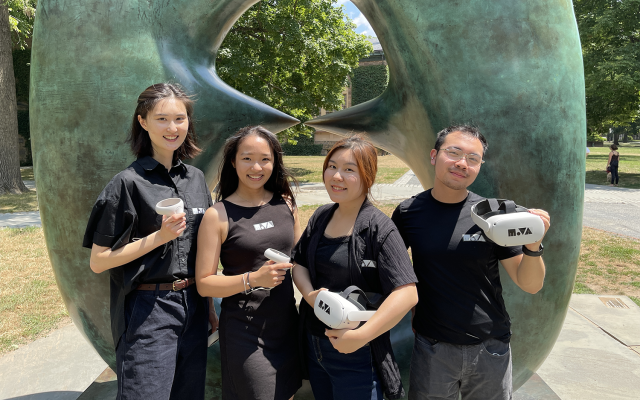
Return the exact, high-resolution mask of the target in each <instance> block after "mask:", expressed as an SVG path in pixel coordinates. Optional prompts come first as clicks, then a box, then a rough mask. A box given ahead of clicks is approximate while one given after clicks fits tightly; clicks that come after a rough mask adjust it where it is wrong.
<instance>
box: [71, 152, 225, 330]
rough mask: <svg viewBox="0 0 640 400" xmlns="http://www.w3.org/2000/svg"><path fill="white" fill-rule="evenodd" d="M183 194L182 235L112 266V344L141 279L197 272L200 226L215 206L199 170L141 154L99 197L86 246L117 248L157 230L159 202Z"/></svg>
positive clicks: (164, 279) (160, 279)
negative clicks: (126, 302)
mask: <svg viewBox="0 0 640 400" xmlns="http://www.w3.org/2000/svg"><path fill="white" fill-rule="evenodd" d="M170 197H179V198H181V199H182V201H183V202H184V212H185V213H186V219H187V229H186V230H185V231H184V233H183V235H182V236H180V237H178V238H176V239H174V240H172V241H171V242H168V243H166V244H165V245H163V246H160V247H158V248H156V249H154V250H152V251H150V252H149V253H147V254H145V255H144V256H142V257H140V258H137V259H135V260H133V261H131V262H130V263H128V264H125V265H122V266H120V267H117V268H112V269H110V270H109V273H110V277H111V294H110V296H111V330H112V334H113V340H114V343H118V339H119V338H120V336H121V335H122V333H123V332H124V330H125V322H124V298H125V296H126V295H127V294H128V293H130V292H131V291H132V290H134V289H135V288H136V287H137V286H138V285H139V284H141V283H170V282H173V281H175V280H177V279H182V278H188V277H193V276H194V275H195V268H196V267H195V263H196V244H197V237H198V228H199V226H200V221H201V220H202V217H203V215H204V212H205V211H206V210H207V208H209V207H210V206H211V205H213V203H212V201H211V194H210V192H209V189H208V188H207V184H206V183H205V179H204V174H203V173H202V171H200V170H199V169H197V168H195V167H192V166H191V165H186V164H184V163H182V161H179V160H178V162H177V163H176V164H175V165H174V166H173V167H172V168H171V170H170V171H167V168H166V167H165V166H164V165H162V164H160V163H159V162H158V161H156V160H154V159H153V158H152V157H148V156H147V157H142V158H139V159H138V160H136V161H134V162H133V163H132V164H131V165H130V166H129V167H128V168H127V169H125V170H124V171H122V172H120V173H119V174H117V175H116V176H114V177H113V179H111V181H110V182H109V183H108V184H107V186H106V187H105V188H104V189H103V190H102V193H100V195H99V196H98V199H97V200H96V203H95V205H94V206H93V210H92V211H91V215H90V216H89V221H88V223H87V230H86V231H85V234H84V240H83V242H82V245H83V246H84V247H86V248H89V249H90V248H91V247H92V246H93V244H94V243H95V244H97V245H99V246H104V247H111V249H113V250H117V249H118V248H120V247H122V246H124V245H126V244H128V243H131V242H132V241H134V240H137V239H139V238H143V237H145V236H148V235H150V234H151V233H153V232H156V231H158V230H159V229H160V226H161V225H162V216H161V215H159V214H158V213H157V212H156V210H155V207H156V204H157V203H158V202H159V201H160V200H164V199H166V198H170Z"/></svg>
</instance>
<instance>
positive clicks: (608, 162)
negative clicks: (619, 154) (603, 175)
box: [607, 151, 613, 167]
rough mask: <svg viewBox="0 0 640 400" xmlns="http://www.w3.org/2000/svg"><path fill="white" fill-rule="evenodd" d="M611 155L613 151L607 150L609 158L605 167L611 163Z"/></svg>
mask: <svg viewBox="0 0 640 400" xmlns="http://www.w3.org/2000/svg"><path fill="white" fill-rule="evenodd" d="M611 157H613V151H610V152H609V160H607V167H608V166H609V165H611Z"/></svg>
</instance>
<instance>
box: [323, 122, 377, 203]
mask: <svg viewBox="0 0 640 400" xmlns="http://www.w3.org/2000/svg"><path fill="white" fill-rule="evenodd" d="M342 149H349V150H351V151H352V152H353V157H354V158H355V159H356V164H357V165H358V170H359V171H360V178H361V179H362V186H363V189H364V190H365V191H366V192H367V198H368V199H369V200H371V186H373V183H374V182H375V181H376V174H377V173H378V152H377V151H376V148H375V147H374V146H373V144H371V142H370V141H368V140H367V139H366V137H365V136H364V135H362V134H357V135H353V136H351V137H349V138H345V139H342V140H340V141H338V142H336V143H335V144H334V145H333V147H332V148H331V150H329V152H328V153H327V156H326V157H325V158H324V163H323V164H322V182H324V172H325V171H326V170H327V168H328V167H329V160H330V159H331V156H332V155H333V154H334V153H335V152H336V151H338V150H342Z"/></svg>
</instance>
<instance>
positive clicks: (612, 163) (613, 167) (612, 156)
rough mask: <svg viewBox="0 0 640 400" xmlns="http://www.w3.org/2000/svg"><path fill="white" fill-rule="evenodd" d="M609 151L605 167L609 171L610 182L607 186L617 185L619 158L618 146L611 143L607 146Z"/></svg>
mask: <svg viewBox="0 0 640 400" xmlns="http://www.w3.org/2000/svg"><path fill="white" fill-rule="evenodd" d="M609 148H610V149H611V152H609V161H607V167H609V168H610V171H611V184H609V186H618V164H619V160H620V153H618V146H616V145H615V144H612V145H611V146H609Z"/></svg>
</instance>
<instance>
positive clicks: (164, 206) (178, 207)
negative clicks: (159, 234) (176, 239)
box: [156, 197, 184, 236]
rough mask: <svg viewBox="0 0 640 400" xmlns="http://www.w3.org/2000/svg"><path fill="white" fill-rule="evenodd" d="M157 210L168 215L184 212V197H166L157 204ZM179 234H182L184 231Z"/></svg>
mask: <svg viewBox="0 0 640 400" xmlns="http://www.w3.org/2000/svg"><path fill="white" fill-rule="evenodd" d="M156 212H157V213H158V214H160V215H166V216H169V215H173V214H180V213H182V212H184V203H183V202H182V199H179V198H177V197H171V198H168V199H164V200H161V201H159V202H158V204H156ZM183 233H184V232H183ZM179 236H182V233H181V234H180V235H179Z"/></svg>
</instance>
